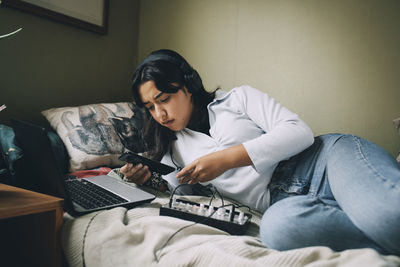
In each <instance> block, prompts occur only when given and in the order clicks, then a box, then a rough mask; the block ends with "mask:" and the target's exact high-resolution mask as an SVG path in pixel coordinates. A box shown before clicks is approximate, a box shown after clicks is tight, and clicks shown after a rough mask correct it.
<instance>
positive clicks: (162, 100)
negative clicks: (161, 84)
mask: <svg viewBox="0 0 400 267" xmlns="http://www.w3.org/2000/svg"><path fill="white" fill-rule="evenodd" d="M168 100H169V96H167V97H166V98H164V99H161V100H160V101H161V102H162V103H165V102H167V101H168Z"/></svg>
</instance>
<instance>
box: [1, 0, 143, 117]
mask: <svg viewBox="0 0 400 267" xmlns="http://www.w3.org/2000/svg"><path fill="white" fill-rule="evenodd" d="M138 14H139V2H138V1H130V0H114V1H110V6H109V27H108V34H107V35H99V34H96V33H92V32H90V31H86V30H83V29H80V28H76V27H73V26H69V25H66V24H62V23H59V22H54V21H52V20H49V19H46V18H43V17H39V16H36V15H32V14H30V13H25V12H22V11H20V10H17V9H13V8H8V7H4V6H2V5H0V35H2V34H5V33H8V32H11V31H13V30H15V29H17V28H19V27H23V30H22V31H21V32H19V33H18V34H16V35H14V36H12V37H9V38H6V39H0V105H1V104H6V105H7V109H6V110H5V111H2V112H0V123H7V121H8V119H9V118H10V117H17V118H23V119H27V120H30V121H34V122H40V121H44V119H43V118H42V116H41V115H40V111H42V110H44V109H47V108H51V107H61V106H75V105H81V104H91V103H99V102H113V101H129V100H131V93H130V81H131V77H132V73H133V71H134V68H135V66H136V64H137V49H138V48H137V38H138V20H139V19H138Z"/></svg>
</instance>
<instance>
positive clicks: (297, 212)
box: [260, 134, 400, 255]
mask: <svg viewBox="0 0 400 267" xmlns="http://www.w3.org/2000/svg"><path fill="white" fill-rule="evenodd" d="M269 188H270V192H271V206H270V207H269V208H268V209H267V210H266V212H265V213H264V215H263V218H262V221H261V225H260V237H261V240H262V242H263V243H264V244H265V245H266V246H268V247H270V248H273V249H277V250H288V249H294V248H301V247H306V246H328V247H330V248H331V249H333V250H335V251H341V250H345V249H355V248H373V249H375V250H377V251H378V252H380V253H383V254H393V255H400V164H399V163H398V162H397V161H396V160H395V159H394V158H393V157H392V156H391V155H390V154H389V153H388V152H386V151H385V150H384V149H382V148H381V147H379V146H377V145H375V144H373V143H371V142H369V141H367V140H365V139H362V138H360V137H357V136H352V135H341V134H328V135H322V136H318V137H316V138H315V142H314V144H313V145H312V146H311V147H309V148H308V149H306V150H305V151H303V152H301V153H300V154H298V155H296V156H294V157H292V158H290V159H289V160H287V161H284V162H281V163H280V164H279V165H278V167H277V168H276V170H275V172H274V175H273V178H272V181H271V184H270V186H269Z"/></svg>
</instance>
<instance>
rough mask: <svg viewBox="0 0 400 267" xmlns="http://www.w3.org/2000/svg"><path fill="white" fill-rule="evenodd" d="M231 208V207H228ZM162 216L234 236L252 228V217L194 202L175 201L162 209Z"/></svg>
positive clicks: (239, 212) (232, 209)
mask: <svg viewBox="0 0 400 267" xmlns="http://www.w3.org/2000/svg"><path fill="white" fill-rule="evenodd" d="M226 206H230V205H226ZM160 215H164V216H171V217H176V218H179V219H183V220H188V221H193V222H197V223H202V224H206V225H209V226H213V227H216V228H218V229H221V230H223V231H226V232H228V233H230V234H232V235H243V234H245V233H246V230H247V229H248V228H249V226H250V220H251V217H252V215H251V214H248V213H244V212H242V211H235V208H233V207H232V208H231V209H225V207H224V206H221V207H213V206H210V205H204V204H201V203H196V202H192V201H186V200H181V199H174V200H173V201H172V202H171V203H167V204H165V205H163V206H161V208H160Z"/></svg>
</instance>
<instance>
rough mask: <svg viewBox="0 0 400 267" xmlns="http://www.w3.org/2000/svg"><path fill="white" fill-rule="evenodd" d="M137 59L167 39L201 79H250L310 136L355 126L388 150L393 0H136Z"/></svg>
mask: <svg viewBox="0 0 400 267" xmlns="http://www.w3.org/2000/svg"><path fill="white" fill-rule="evenodd" d="M140 6H141V11H140V23H139V27H140V28H139V59H143V58H144V57H145V56H146V55H147V54H148V53H149V52H150V51H152V50H155V49H159V48H171V49H175V50H177V51H178V52H180V53H182V54H183V55H184V56H185V57H186V58H187V59H188V61H189V62H190V63H191V64H192V65H193V66H194V67H195V68H196V69H197V70H198V71H199V73H200V75H201V76H202V78H203V81H204V83H205V85H206V87H207V88H209V89H214V88H216V87H217V86H221V87H222V88H224V89H226V90H230V89H231V88H232V87H234V86H237V85H241V84H249V85H251V86H253V87H256V88H258V89H260V90H263V91H265V92H267V93H269V94H270V95H271V96H273V97H275V98H276V99H277V100H278V101H280V102H281V103H282V104H284V105H285V106H287V107H288V108H289V109H291V110H292V111H294V112H296V113H298V114H299V115H300V116H301V117H302V118H303V119H304V120H305V121H306V122H307V123H308V124H309V125H310V127H311V128H312V129H313V131H314V133H315V134H316V135H318V134H323V133H328V132H343V133H352V134H357V135H360V136H362V137H364V138H367V139H369V140H371V141H373V142H375V143H378V144H379V145H381V146H383V147H384V148H386V149H387V150H388V151H389V152H390V153H391V154H393V155H395V154H397V152H398V151H399V150H400V136H399V135H398V134H397V133H396V132H395V129H394V127H393V124H392V120H393V119H395V118H398V117H400V102H399V101H400V75H399V69H400V19H399V14H400V1H397V0H384V1H382V0H351V1H348V0H333V1H321V0H304V1H298V0H285V1H265V0H260V1H256V0H253V1H244V0H226V1H224V0H217V1H215V0H203V1H185V0H169V1H163V0H142V1H141V2H140Z"/></svg>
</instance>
